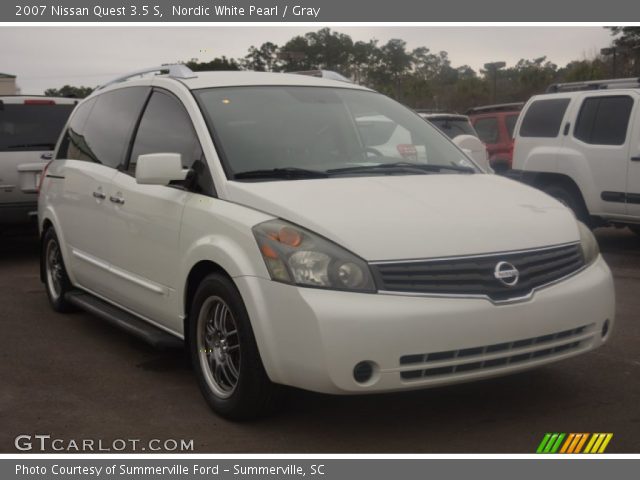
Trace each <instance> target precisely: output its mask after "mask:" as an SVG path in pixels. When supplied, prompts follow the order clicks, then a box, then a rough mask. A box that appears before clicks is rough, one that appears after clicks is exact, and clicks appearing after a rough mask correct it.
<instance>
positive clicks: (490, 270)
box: [371, 244, 584, 301]
mask: <svg viewBox="0 0 640 480" xmlns="http://www.w3.org/2000/svg"><path fill="white" fill-rule="evenodd" d="M499 262H508V263H509V264H511V265H513V266H514V267H515V268H516V269H518V271H519V279H518V282H517V283H516V284H515V285H513V286H508V285H505V284H504V283H502V282H501V281H500V280H498V279H497V278H496V277H495V275H494V271H495V269H496V266H497V264H498V263H499ZM582 267H584V257H583V256H582V251H581V249H580V245H579V244H571V245H562V246H559V247H550V248H544V249H535V250H526V251H520V252H506V253H495V254H489V255H479V256H466V257H457V258H447V259H433V260H415V261H399V262H373V263H372V264H371V270H372V272H373V276H374V278H375V281H376V284H377V287H378V290H380V291H387V292H403V293H419V294H436V295H464V296H483V297H489V298H490V299H492V300H495V301H505V300H509V299H513V298H520V297H525V296H527V295H529V294H530V293H531V292H532V291H533V290H534V289H535V288H538V287H541V286H543V285H547V284H550V283H553V282H555V281H557V280H559V279H561V278H563V277H566V276H568V275H571V274H572V273H575V272H576V271H578V270H580V269H581V268H582Z"/></svg>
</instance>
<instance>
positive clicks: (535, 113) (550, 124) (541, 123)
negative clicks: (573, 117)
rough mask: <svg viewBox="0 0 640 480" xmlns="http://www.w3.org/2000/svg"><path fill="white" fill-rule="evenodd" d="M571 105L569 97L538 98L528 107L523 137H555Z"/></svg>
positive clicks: (524, 120) (523, 120)
mask: <svg viewBox="0 0 640 480" xmlns="http://www.w3.org/2000/svg"><path fill="white" fill-rule="evenodd" d="M568 105H569V99H568V98H554V99H548V100H536V101H535V102H533V103H532V104H531V105H529V108H528V109H527V111H526V113H525V116H524V118H523V119H522V125H520V136H521V137H544V138H555V137H557V136H558V133H559V132H560V125H561V124H562V119H563V118H564V112H566V110H567V106H568Z"/></svg>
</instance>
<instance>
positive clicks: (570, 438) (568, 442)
mask: <svg viewBox="0 0 640 480" xmlns="http://www.w3.org/2000/svg"><path fill="white" fill-rule="evenodd" d="M575 436H576V434H575V433H570V434H569V436H568V437H567V440H566V441H565V442H564V444H563V445H562V448H561V449H560V453H567V448H568V447H569V444H570V443H571V442H572V441H573V437H575Z"/></svg>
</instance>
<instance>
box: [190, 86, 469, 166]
mask: <svg viewBox="0 0 640 480" xmlns="http://www.w3.org/2000/svg"><path fill="white" fill-rule="evenodd" d="M194 94H195V96H196V99H197V100H198V102H199V103H200V106H201V108H202V111H203V113H204V114H205V118H206V120H207V123H208V126H209V129H210V130H211V132H212V134H213V136H214V140H215V141H216V145H217V147H218V149H219V153H220V154H221V156H222V157H223V159H224V162H225V167H226V171H227V174H228V175H230V176H232V175H234V174H237V173H244V174H246V173H247V172H252V171H254V170H271V169H276V168H304V169H311V170H322V171H327V170H333V171H335V170H337V169H344V168H349V169H352V168H368V169H369V170H366V171H363V172H362V174H363V175H386V174H387V173H386V171H385V170H384V169H372V168H371V166H372V165H377V166H382V165H384V164H390V163H398V161H407V162H409V161H413V162H416V163H418V164H432V165H441V166H445V167H446V166H455V167H457V166H463V167H470V168H473V166H472V165H470V163H469V160H468V159H467V158H466V157H465V156H463V155H461V153H460V151H459V150H458V149H457V148H455V146H454V145H452V144H451V142H450V141H449V140H448V139H446V138H444V136H443V135H441V134H440V133H439V132H437V131H436V129H435V128H434V127H433V126H431V125H429V124H428V123H427V122H425V121H424V120H423V119H421V118H420V117H418V116H417V115H416V114H415V113H414V112H412V111H411V110H409V109H407V108H406V107H403V106H402V105H400V104H398V103H397V102H394V101H393V100H391V99H389V98H387V97H385V96H384V95H380V94H377V93H372V92H367V91H361V90H355V89H350V88H328V87H326V88H325V87H322V88H319V87H302V86H301V87H297V86H296V87H285V86H256V87H253V86H252V87H234V88H231V87H224V88H222V87H221V88H210V89H203V90H197V91H195V92H194ZM441 171H443V172H444V171H446V172H447V173H450V172H455V171H456V169H455V168H453V169H442V170H441ZM403 174H407V175H413V174H421V170H418V169H416V170H415V171H412V170H410V169H406V173H404V172H403Z"/></svg>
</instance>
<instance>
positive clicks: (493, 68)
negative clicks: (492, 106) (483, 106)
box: [484, 62, 507, 103]
mask: <svg viewBox="0 0 640 480" xmlns="http://www.w3.org/2000/svg"><path fill="white" fill-rule="evenodd" d="M506 66H507V64H506V63H505V62H491V63H485V64H484V68H485V70H486V71H487V72H489V73H490V74H491V75H492V76H493V89H492V91H491V103H496V98H497V96H498V95H497V91H498V70H500V69H501V68H504V67H506Z"/></svg>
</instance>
